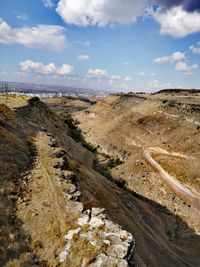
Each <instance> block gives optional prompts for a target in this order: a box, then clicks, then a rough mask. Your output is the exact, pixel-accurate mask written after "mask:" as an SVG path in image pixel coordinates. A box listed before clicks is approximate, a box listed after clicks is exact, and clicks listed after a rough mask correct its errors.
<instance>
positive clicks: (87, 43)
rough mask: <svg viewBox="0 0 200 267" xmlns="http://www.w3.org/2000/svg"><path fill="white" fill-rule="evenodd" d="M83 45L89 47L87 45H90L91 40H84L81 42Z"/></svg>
mask: <svg viewBox="0 0 200 267" xmlns="http://www.w3.org/2000/svg"><path fill="white" fill-rule="evenodd" d="M83 45H84V46H86V47H89V46H91V42H90V41H85V42H83Z"/></svg>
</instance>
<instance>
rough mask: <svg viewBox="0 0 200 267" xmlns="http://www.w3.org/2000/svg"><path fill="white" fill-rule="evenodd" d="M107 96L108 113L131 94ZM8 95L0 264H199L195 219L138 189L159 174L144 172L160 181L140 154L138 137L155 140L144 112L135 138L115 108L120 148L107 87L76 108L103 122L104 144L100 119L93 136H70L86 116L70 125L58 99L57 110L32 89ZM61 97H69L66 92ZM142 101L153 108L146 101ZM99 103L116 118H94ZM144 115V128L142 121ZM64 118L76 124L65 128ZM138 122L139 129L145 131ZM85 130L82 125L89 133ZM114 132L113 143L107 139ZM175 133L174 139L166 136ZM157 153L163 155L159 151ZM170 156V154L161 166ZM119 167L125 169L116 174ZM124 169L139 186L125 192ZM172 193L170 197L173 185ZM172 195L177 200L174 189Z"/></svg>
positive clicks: (1, 128)
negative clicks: (103, 94) (191, 222)
mask: <svg viewBox="0 0 200 267" xmlns="http://www.w3.org/2000/svg"><path fill="white" fill-rule="evenodd" d="M0 99H1V98H0ZM114 100H115V101H114V103H115V105H114V106H115V108H114V109H115V115H116V116H117V117H119V118H120V114H121V115H122V114H123V112H122V111H125V110H126V108H127V107H126V104H127V103H128V107H129V109H130V105H129V104H130V102H127V103H126V98H125V101H124V98H122V100H123V101H122V102H121V99H120V98H118V96H114ZM56 101H57V100H56ZM6 103H7V105H8V106H9V107H10V108H8V107H7V106H6V105H4V104H3V105H0V148H1V153H0V165H1V180H0V182H1V195H0V197H1V213H0V229H1V235H0V250H1V257H0V263H1V266H70V267H71V266H102V267H103V266H127V265H128V266H148V267H149V266H150V267H151V266H156V267H157V266H162V267H168V266H170V267H177V266H180V267H182V266H192V267H193V266H194V267H198V266H199V265H200V258H199V250H200V242H199V236H198V235H197V234H196V232H195V231H194V227H189V226H188V224H186V223H185V221H186V220H185V219H184V218H182V217H180V216H177V215H176V214H174V211H173V210H172V209H171V210H170V209H168V208H166V207H165V206H164V205H161V204H159V201H160V199H161V198H159V199H156V200H155V201H154V200H153V198H152V195H151V194H150V195H149V197H146V195H145V194H142V190H145V188H146V187H147V189H148V188H149V186H151V188H152V190H150V192H151V191H153V189H154V186H155V188H156V190H157V191H158V187H156V186H157V184H155V185H154V184H151V181H153V180H150V179H153V178H155V181H156V180H158V181H160V180H159V175H158V174H156V172H154V171H153V170H152V169H151V167H150V166H148V165H147V163H146V162H145V160H144V159H143V158H142V160H141V158H140V156H142V153H141V152H140V145H141V144H142V143H141V142H142V141H145V142H147V140H149V142H150V137H151V140H154V141H153V142H155V143H156V142H157V141H158V139H156V138H154V139H152V135H151V134H149V132H150V131H151V133H154V132H153V131H152V129H153V127H152V125H151V123H152V122H151V121H150V122H151V123H150V122H149V119H146V118H145V120H144V119H143V117H144V116H143V117H142V120H140V119H141V114H140V113H139V116H138V117H136V118H135V119H136V120H137V125H141V123H140V122H142V126H141V128H142V130H141V129H140V131H139V130H138V132H137V131H136V133H139V134H138V136H139V137H140V139H136V138H135V139H134V138H132V136H131V135H130V131H127V128H126V126H125V125H126V123H125V122H126V120H125V119H124V118H123V117H121V119H123V120H122V121H123V123H124V124H123V125H124V132H123V134H124V135H125V134H126V138H127V139H126V142H127V143H129V145H128V146H131V148H132V150H131V151H128V153H127V146H126V145H125V143H123V147H120V146H121V143H120V142H119V143H118V144H119V145H120V146H117V143H115V140H117V141H119V140H120V138H121V135H122V133H121V132H120V134H118V135H115V133H116V132H117V129H118V130H119V128H118V121H117V119H116V116H115V117H114V115H112V113H111V112H110V111H112V110H113V98H112V96H111V98H109V97H108V99H106V100H104V101H103V102H101V101H100V102H99V103H97V104H96V105H94V104H93V103H92V104H91V103H90V105H89V108H87V110H85V111H82V112H81V113H79V115H81V116H83V117H82V118H84V119H85V121H86V120H87V121H88V123H91V124H92V123H94V122H95V120H97V122H98V123H100V124H99V127H100V128H99V133H100V131H102V129H107V132H102V133H103V134H105V135H106V138H107V145H108V146H105V147H104V146H103V144H105V143H106V142H105V143H103V142H100V141H101V138H103V140H104V141H106V138H104V136H101V138H100V136H98V134H97V133H98V131H97V129H96V128H93V129H92V127H91V126H88V128H86V129H85V130H84V132H85V133H86V132H87V131H88V132H89V133H91V132H92V133H93V134H92V137H94V138H93V139H92V138H91V139H90V141H91V144H89V143H86V142H85V141H83V140H82V139H81V140H77V139H76V141H74V140H73V138H72V137H74V135H75V137H76V138H77V135H76V134H77V132H76V131H77V128H76V127H79V126H80V127H82V126H83V125H84V123H83V121H82V123H81V124H80V125H77V126H76V127H74V125H73V123H74V121H73V120H71V117H70V116H68V117H67V120H66V119H63V117H62V118H59V117H58V116H57V115H56V114H55V112H57V111H58V112H59V114H60V111H61V110H60V107H58V109H57V108H56V105H57V104H58V103H57V102H56V104H55V106H53V110H54V112H52V111H51V110H49V108H48V107H47V106H46V105H45V104H44V103H42V102H41V101H39V99H37V98H33V99H30V100H28V99H25V98H23V101H22V103H21V102H20V99H16V97H13V96H12V97H11V98H10V99H9V97H8V96H7V98H6ZM105 103H106V104H105ZM134 103H135V102H134ZM58 105H59V104H58ZM63 105H65V106H68V104H67V100H66V99H65V100H64V104H63ZM70 105H71V103H70ZM80 105H81V104H80V103H79V104H78V109H79V107H80ZM117 105H118V106H119V107H120V109H119V111H118V108H119V107H117ZM131 105H133V102H131ZM121 106H123V109H121ZM147 106H149V108H152V111H153V110H154V104H152V105H151V102H150V103H148V105H147ZM147 106H146V107H147ZM50 107H51V108H52V103H51V104H50ZM102 108H103V112H102V113H101V115H100V117H102V120H103V119H106V118H107V120H108V117H107V116H108V114H109V116H111V115H112V116H113V117H112V116H111V119H112V123H111V121H108V124H110V126H113V125H114V126H115V127H116V128H112V129H110V128H109V127H108V126H106V122H107V120H105V121H100V117H99V118H98V116H99V115H98V112H97V110H95V111H94V109H99V111H101V110H102ZM166 108H167V107H166ZM67 109H68V107H67ZM75 109H76V108H73V112H74V111H75ZM135 109H136V110H138V112H139V111H142V110H143V108H142V106H141V109H139V106H136V107H135ZM79 110H80V109H79ZM65 111H66V110H65ZM104 112H105V113H104ZM166 112H167V111H166ZM125 114H126V113H125ZM143 115H145V113H144V114H143ZM145 116H146V115H145ZM109 118H110V117H109ZM190 119H191V118H190ZM138 120H139V122H138ZM75 122H76V121H75ZM144 122H145V124H146V123H147V125H148V127H151V128H146V127H147V126H144ZM170 122H171V121H170ZM101 123H102V125H101ZM113 123H114V124H113ZM149 123H150V125H149ZM156 123H157V124H155V122H154V124H153V125H154V127H155V131H156V132H157V131H158V126H157V128H156V126H155V125H159V123H160V119H156ZM175 123H177V122H175ZM175 123H174V125H175ZM68 124H70V126H71V127H72V128H73V130H76V131H72V129H71V128H69V126H68ZM134 124H135V122H134ZM121 125H122V123H121ZM172 126H173V125H172ZM106 127H107V128H106ZM83 128H84V127H83ZM121 128H122V127H121ZM121 128H120V129H121ZM189 129H190V128H189ZM135 130H136V128H135ZM196 130H197V129H196ZM196 130H195V131H196ZM93 131H95V135H94V132H93ZM142 131H145V132H146V135H144V136H143V138H142ZM195 131H194V132H195ZM78 132H79V131H78ZM127 133H129V135H128V134H127ZM187 133H188V132H187ZM79 134H80V132H79ZM88 136H89V135H88ZM88 136H87V134H85V137H86V138H88ZM153 136H154V137H155V135H153ZM78 137H80V136H79V135H78ZM145 137H148V138H149V139H148V138H146V139H145ZM197 137H198V135H197ZM170 138H171V136H169V139H170ZM111 139H112V145H111V146H110V143H109V142H108V141H109V140H111ZM95 140H96V141H98V142H99V144H100V147H99V148H98V149H100V152H101V153H97V152H96V148H95V147H93V141H95ZM194 140H196V139H194ZM163 141H164V142H166V140H163ZM172 141H173V140H172ZM132 142H133V143H132ZM176 142H177V139H176V140H174V141H173V142H172V143H173V144H175V143H176ZM155 143H154V144H155ZM5 144H6V145H5ZM135 144H137V145H135ZM83 145H84V146H83ZM116 146H117V147H116ZM141 147H142V146H141ZM186 148H187V145H186ZM113 151H115V152H116V151H117V156H118V158H115V157H114V156H115V153H113V156H112V155H111V152H113ZM136 152H137V153H136ZM182 152H184V153H186V152H187V151H186V150H183V151H182ZM194 152H195V150H194ZM195 153H196V152H195ZM136 155H138V158H137V156H136ZM134 156H136V157H135V160H136V161H135V162H134V164H133V166H134V168H132V167H130V169H129V166H128V165H126V164H127V162H129V161H128V160H129V158H130V157H132V159H133V158H134ZM100 159H101V160H102V162H103V164H104V167H105V168H106V167H107V169H105V168H103V169H98V168H99V167H101V164H99V161H100ZM119 160H120V161H119ZM157 160H160V161H161V164H162V163H163V161H162V158H159V159H157ZM130 162H131V161H130ZM119 164H120V165H119ZM170 164H171V163H170V162H169V163H168V162H167V163H166V168H167V166H168V165H170ZM177 164H178V163H177ZM184 164H185V163H184ZM131 166H132V164H131ZM121 168H123V169H121ZM142 168H147V169H146V174H147V173H150V174H149V182H147V181H146V180H143V178H144V177H143V178H142V177H141V176H139V174H140V171H141V170H142ZM97 170H98V171H97ZM117 171H119V172H118V174H119V173H120V172H121V171H123V172H124V174H123V175H121V174H120V176H119V177H118V176H117V175H116V176H114V173H115V172H116V174H117ZM102 174H103V175H102ZM152 174H154V176H151V175H152ZM126 175H128V176H127V177H132V179H133V180H134V179H135V181H137V183H138V191H137V190H135V192H132V194H130V193H129V192H127V190H126V188H125V186H126V185H124V180H121V178H124V177H126ZM131 175H132V176H131ZM137 175H138V176H137ZM194 175H195V174H194ZM112 176H113V177H112ZM137 177H138V179H136V178H137ZM152 177H153V178H152ZM118 178H120V180H119V182H118V183H117V184H116V183H115V179H118ZM113 181H114V182H113ZM127 181H128V180H127ZM145 183H146V185H145ZM139 184H140V185H142V186H139ZM161 185H162V186H160V188H162V189H163V191H165V190H166V192H167V194H169V192H170V191H167V190H169V189H167V188H165V185H164V184H161ZM129 190H130V189H129ZM137 192H140V193H141V194H138V193H137ZM163 194H164V193H163ZM170 194H171V195H172V197H174V195H173V193H170ZM170 194H169V195H170ZM171 195H170V196H171ZM158 200H159V201H158ZM173 200H174V202H176V201H177V198H174V199H173ZM184 205H185V207H187V205H186V204H183V206H184ZM187 208H188V210H190V209H189V207H187ZM191 214H192V213H191ZM196 221H198V220H196ZM7 237H9V238H7Z"/></svg>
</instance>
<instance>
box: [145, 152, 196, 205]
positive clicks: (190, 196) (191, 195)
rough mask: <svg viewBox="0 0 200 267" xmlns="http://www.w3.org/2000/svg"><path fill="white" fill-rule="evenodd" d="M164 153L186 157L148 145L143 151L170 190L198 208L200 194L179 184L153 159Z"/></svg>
mask: <svg viewBox="0 0 200 267" xmlns="http://www.w3.org/2000/svg"><path fill="white" fill-rule="evenodd" d="M158 155H165V156H169V157H175V158H182V159H183V158H185V159H186V158H188V157H187V156H185V155H183V154H180V153H174V152H172V153H169V152H168V151H166V150H164V149H162V148H159V147H149V148H147V149H146V150H145V151H144V156H145V159H146V160H147V161H148V162H149V163H150V164H151V165H152V166H153V167H154V168H155V169H156V170H157V171H158V172H159V173H160V175H161V176H162V178H163V179H164V180H165V181H166V183H167V184H168V185H169V186H170V187H171V188H172V190H173V191H174V192H175V193H176V194H177V195H179V196H180V197H181V198H182V199H184V200H186V201H187V202H189V203H190V204H192V205H194V207H196V208H197V209H200V194H199V193H198V192H196V191H195V190H192V189H190V188H188V187H186V186H184V185H183V184H181V183H180V182H179V181H178V180H177V179H176V178H175V177H173V176H172V175H170V174H169V173H168V172H166V171H165V170H164V169H163V168H162V167H161V165H160V164H159V163H158V162H156V160H155V159H153V156H158Z"/></svg>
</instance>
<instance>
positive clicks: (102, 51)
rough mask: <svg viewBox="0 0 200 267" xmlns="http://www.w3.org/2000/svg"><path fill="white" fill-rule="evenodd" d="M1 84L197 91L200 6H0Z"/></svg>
mask: <svg viewBox="0 0 200 267" xmlns="http://www.w3.org/2000/svg"><path fill="white" fill-rule="evenodd" d="M0 59H1V60H0V80H4V81H20V82H34V83H42V84H53V85H66V86H76V87H83V88H96V89H98V88H99V89H106V90H115V91H122V90H123V91H141V90H143V91H154V90H158V89H161V88H172V87H173V88H174V87H183V88H190V87H192V88H200V1H199V0H191V1H190V0H183V1H180V0H168V1H167V0H17V1H13V0H1V1H0Z"/></svg>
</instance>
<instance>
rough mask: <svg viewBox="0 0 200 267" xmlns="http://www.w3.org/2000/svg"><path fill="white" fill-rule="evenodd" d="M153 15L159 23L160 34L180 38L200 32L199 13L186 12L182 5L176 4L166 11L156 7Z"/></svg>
mask: <svg viewBox="0 0 200 267" xmlns="http://www.w3.org/2000/svg"><path fill="white" fill-rule="evenodd" d="M153 16H154V18H155V20H156V21H157V22H158V23H159V24H160V25H161V29H160V33H161V34H169V35H171V36H173V37H176V38H181V37H185V36H187V35H189V34H192V33H198V32H200V13H199V12H196V11H194V12H187V11H186V10H184V9H183V7H182V6H176V7H173V8H171V9H167V10H166V11H163V10H162V9H161V8H158V9H157V11H156V12H155V13H154V14H153Z"/></svg>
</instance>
